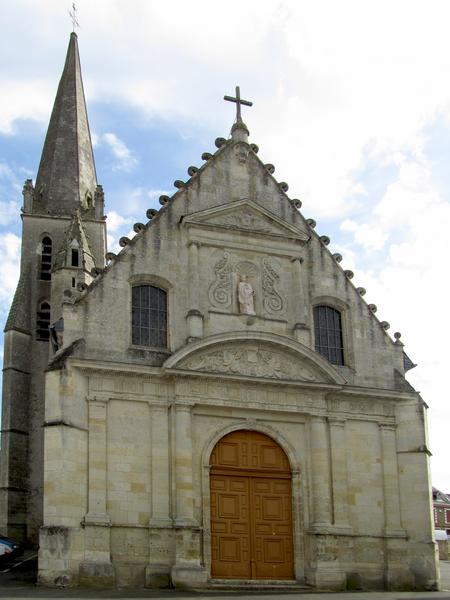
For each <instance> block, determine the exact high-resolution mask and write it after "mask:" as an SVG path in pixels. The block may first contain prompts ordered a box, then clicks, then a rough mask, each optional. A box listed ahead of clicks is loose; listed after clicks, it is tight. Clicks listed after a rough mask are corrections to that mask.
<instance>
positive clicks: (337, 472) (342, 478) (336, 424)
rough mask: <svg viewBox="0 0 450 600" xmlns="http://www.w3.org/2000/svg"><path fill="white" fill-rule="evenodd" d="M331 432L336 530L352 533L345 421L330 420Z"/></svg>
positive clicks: (334, 521)
mask: <svg viewBox="0 0 450 600" xmlns="http://www.w3.org/2000/svg"><path fill="white" fill-rule="evenodd" d="M328 424H329V430H330V455H331V482H332V491H333V493H332V498H333V523H334V528H335V529H336V528H339V529H340V530H342V532H346V533H350V532H351V527H350V525H349V520H348V483H347V460H346V444H345V420H344V419H335V418H328Z"/></svg>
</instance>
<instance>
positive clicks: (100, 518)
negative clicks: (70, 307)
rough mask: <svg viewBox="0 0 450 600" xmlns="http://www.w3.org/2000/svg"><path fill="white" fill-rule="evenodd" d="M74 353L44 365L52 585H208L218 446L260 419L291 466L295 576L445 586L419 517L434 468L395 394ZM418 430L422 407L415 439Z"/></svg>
mask: <svg viewBox="0 0 450 600" xmlns="http://www.w3.org/2000/svg"><path fill="white" fill-rule="evenodd" d="M71 365H72V366H70V367H69V368H68V369H66V370H65V371H64V372H59V371H54V372H51V373H49V374H48V375H47V389H48V407H49V408H48V411H49V412H48V414H47V415H46V417H47V419H49V418H50V417H51V415H53V417H54V424H53V425H52V426H49V427H46V431H45V435H46V473H45V523H44V528H43V530H42V534H41V550H40V557H41V559H40V579H41V581H42V582H44V583H47V584H55V582H56V581H57V580H58V581H61V579H58V578H61V577H65V578H67V582H69V583H71V584H76V583H78V582H81V583H84V584H88V585H95V584H102V585H105V584H107V585H113V584H117V585H144V584H145V585H149V586H154V585H156V586H160V585H168V583H169V582H170V581H172V582H174V583H176V584H178V585H181V584H182V585H204V584H205V583H206V581H207V579H208V577H209V569H210V563H211V550H210V523H209V519H210V511H209V468H208V466H209V457H210V453H211V451H212V449H213V447H214V445H215V443H216V442H217V441H218V440H219V439H220V438H221V437H222V436H223V435H225V434H226V433H228V432H230V431H232V430H235V429H255V430H257V431H261V432H263V433H266V434H267V435H269V436H271V437H272V438H273V439H274V440H276V441H277V442H278V443H279V444H280V446H281V447H282V448H283V449H284V451H285V452H286V454H287V456H288V458H289V461H290V464H291V469H292V490H293V520H294V523H293V525H294V548H295V569H296V578H297V579H298V581H303V582H305V581H306V582H308V583H310V584H312V585H316V586H318V587H322V588H323V587H329V586H331V587H334V588H335V589H343V588H346V587H349V588H351V589H356V588H373V589H381V588H382V587H383V586H384V585H385V584H384V582H386V581H387V585H388V587H390V588H398V589H405V588H417V589H425V588H432V587H433V586H434V585H436V584H435V579H436V575H435V563H434V544H433V543H432V542H431V536H430V535H428V534H429V533H430V528H429V523H428V521H427V519H426V518H425V517H423V518H422V517H421V515H426V511H427V508H426V507H427V503H428V502H429V495H428V496H427V494H426V491H425V488H423V494H422V493H421V492H420V491H419V493H417V492H418V488H417V485H418V483H420V482H421V481H422V480H423V481H425V479H426V478H425V479H423V477H424V473H426V464H425V463H424V462H423V453H420V452H419V453H417V452H416V453H413V452H407V453H405V454H406V455H407V456H408V462H405V458H404V456H403V454H401V453H400V454H397V448H399V447H400V445H399V444H400V441H401V440H400V439H399V437H398V436H399V435H400V432H401V428H402V425H401V422H400V420H399V417H398V416H396V414H395V411H394V410H392V404H391V403H392V400H393V398H391V397H389V396H382V395H380V396H377V397H372V398H371V399H370V400H369V399H368V398H367V397H365V396H364V394H363V393H362V392H360V393H359V395H355V396H352V394H350V393H349V392H348V390H343V391H339V390H335V392H333V397H332V400H330V399H329V396H330V392H329V390H320V387H318V386H316V385H314V384H313V385H311V384H309V385H308V384H304V383H303V384H302V383H297V384H291V385H287V384H286V382H276V381H270V380H269V381H266V382H264V383H261V382H257V381H256V380H255V381H248V380H245V379H242V378H239V377H238V378H235V379H233V378H231V379H226V380H224V379H220V378H214V377H198V376H195V375H194V376H193V377H184V378H174V377H173V375H171V374H170V373H169V372H166V373H165V374H164V373H162V372H161V370H159V369H156V368H151V367H146V368H144V367H134V372H132V373H129V372H128V373H127V372H126V371H125V370H123V368H122V366H121V365H120V364H117V365H113V364H111V363H110V364H109V365H108V366H106V365H105V364H104V363H103V364H101V363H93V362H87V361H80V360H78V361H77V360H75V359H72V361H71ZM75 390H76V392H75ZM69 397H70V398H71V401H70V402H66V398H69ZM415 402H416V409H417V406H419V404H418V401H417V399H416V401H415ZM368 403H370V405H371V409H370V411H369V410H368ZM396 403H397V405H400V406H403V405H405V410H406V412H407V413H408V427H409V431H410V432H411V431H412V427H413V423H412V417H411V414H412V413H409V412H408V408H407V407H408V406H412V405H413V404H414V399H413V397H412V396H411V395H409V396H408V397H407V396H406V395H404V396H400V397H397V398H396ZM368 412H370V413H371V414H370V415H369V416H368V414H367V413H368ZM416 412H417V411H416ZM421 427H422V425H421V421H420V419H418V420H417V421H416V428H417V432H418V433H417V435H420V429H421ZM397 457H398V460H397ZM414 457H416V458H414ZM413 460H414V461H415V462H416V464H415V467H414V469H412V470H411V472H409V468H410V466H412V463H411V461H413ZM420 461H422V462H421V463H420ZM419 463H420V464H419ZM421 477H422V479H420V478H421ZM413 489H414V490H415V495H413V494H412V492H411V490H413ZM406 498H408V502H406V501H405V499H406ZM412 498H413V499H414V502H413V501H412ZM412 504H413V506H411V505H412ZM413 513H414V514H415V516H416V521H418V522H416V521H413V520H412V518H411V517H412V514H413ZM421 519H422V520H421ZM57 526H58V527H59V529H55V528H56V527H57ZM433 574H434V575H433ZM433 578H434V579H433Z"/></svg>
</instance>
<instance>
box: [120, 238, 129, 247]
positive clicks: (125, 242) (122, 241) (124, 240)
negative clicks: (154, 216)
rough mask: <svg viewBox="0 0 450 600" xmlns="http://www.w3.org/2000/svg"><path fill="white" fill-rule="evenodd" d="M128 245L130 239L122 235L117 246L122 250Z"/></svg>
mask: <svg viewBox="0 0 450 600" xmlns="http://www.w3.org/2000/svg"><path fill="white" fill-rule="evenodd" d="M129 243H130V238H128V237H127V236H126V235H123V236H122V237H121V238H120V240H119V246H121V247H122V248H125V246H128V244H129Z"/></svg>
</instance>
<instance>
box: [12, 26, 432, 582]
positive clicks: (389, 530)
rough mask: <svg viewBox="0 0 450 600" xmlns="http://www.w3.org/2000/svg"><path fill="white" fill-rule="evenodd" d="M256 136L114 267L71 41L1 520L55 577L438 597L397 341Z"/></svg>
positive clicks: (422, 469) (207, 161)
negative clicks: (422, 592)
mask: <svg viewBox="0 0 450 600" xmlns="http://www.w3.org/2000/svg"><path fill="white" fill-rule="evenodd" d="M238 102H239V100H238ZM238 106H239V104H238ZM248 137H249V132H248V129H247V127H246V125H245V124H244V123H243V121H242V118H241V117H240V113H239V112H238V118H237V120H236V122H235V124H234V125H233V128H232V132H231V136H230V139H228V140H225V139H222V138H218V139H217V140H216V147H217V150H216V151H215V152H214V153H205V154H204V155H203V156H202V159H203V161H204V164H203V165H202V166H201V167H200V168H196V167H189V170H188V175H189V179H188V180H186V181H176V182H175V186H176V187H177V192H176V193H175V194H174V195H173V196H172V197H167V196H161V198H160V204H161V209H160V210H159V211H157V210H154V209H149V210H148V211H147V219H146V220H145V222H143V223H136V224H135V226H134V231H135V232H136V235H135V236H134V237H133V238H132V239H128V238H122V239H121V240H120V245H121V247H122V249H121V251H120V252H119V253H118V254H113V253H106V247H105V239H106V238H105V217H104V212H103V211H104V201H103V192H102V189H101V186H99V185H98V184H97V181H96V174H95V167H94V162H93V154H92V146H91V142H90V135H89V126H88V120H87V113H86V108H85V102H84V94H83V87H82V81H81V70H80V65H79V58H78V48H77V39H76V35H75V34H72V36H71V40H70V44H69V50H68V54H67V58H66V64H65V68H64V72H63V76H62V78H61V83H60V86H59V89H58V93H57V98H56V101H55V106H54V109H53V113H52V117H51V120H50V125H49V130H48V134H47V138H46V141H45V144H44V151H43V155H42V160H41V164H40V167H39V172H38V176H37V179H36V185H35V186H33V184H32V182H31V181H27V182H26V184H25V188H24V207H23V231H24V233H23V246H22V248H23V250H22V265H21V276H20V281H19V284H18V288H17V292H16V296H15V298H14V301H13V304H12V307H11V312H10V316H9V318H8V322H7V325H6V328H5V364H4V391H3V433H2V435H3V437H2V455H1V468H2V472H1V490H0V492H1V496H0V498H1V504H0V509H1V514H0V522H1V525H2V528H3V530H4V531H5V532H6V531H8V532H9V533H10V534H16V535H22V536H23V537H24V538H27V539H30V540H34V541H35V542H37V541H38V539H39V580H40V582H41V583H43V584H46V585H79V584H80V585H93V586H107V585H121V586H122V585H132V586H148V587H167V586H169V585H174V586H178V587H195V588H198V587H204V586H214V585H230V586H232V585H233V584H236V583H241V582H246V583H252V582H256V583H258V584H259V585H265V584H267V585H274V584H280V585H281V584H282V585H285V586H288V587H289V586H295V585H309V586H313V587H315V588H317V589H334V590H340V589H357V588H360V589H362V588H372V589H436V587H437V585H438V579H439V575H438V566H437V562H436V551H435V542H434V539H433V519H432V511H431V498H430V493H431V486H430V479H429V464H428V461H429V452H428V448H427V438H426V414H425V413H426V405H425V404H424V402H423V400H422V399H421V397H420V395H419V394H418V393H417V392H416V391H415V390H414V389H413V388H412V387H411V386H410V385H409V384H408V383H407V381H406V379H405V371H406V370H407V368H408V367H409V366H410V361H409V360H408V359H407V357H406V355H405V353H404V349H403V344H402V343H401V341H400V336H399V335H396V336H395V340H393V339H392V338H391V337H390V336H389V335H388V333H387V328H388V324H387V323H385V322H380V321H379V320H378V319H377V317H376V315H375V311H376V307H374V306H373V305H368V304H366V302H365V300H364V298H363V295H364V290H363V289H362V288H356V287H355V286H354V285H353V283H352V281H351V278H352V273H351V272H349V271H344V270H343V269H342V268H341V266H340V265H339V262H340V260H341V257H340V256H339V255H336V254H335V255H332V254H331V253H330V251H329V250H328V248H327V246H328V243H329V239H328V238H327V237H326V236H321V237H320V236H318V235H317V234H316V232H315V230H314V227H315V223H314V221H313V220H311V219H309V220H306V219H305V218H304V217H303V216H302V214H301V211H300V207H301V203H300V201H298V200H295V199H291V198H290V197H289V196H288V195H287V191H288V190H287V184H285V183H284V182H278V181H277V180H276V179H275V177H274V167H273V165H270V164H264V163H263V162H262V161H261V160H260V158H259V155H258V148H257V146H256V145H255V144H251V143H249V140H248ZM71 175H73V177H72V176H71ZM105 253H106V257H105Z"/></svg>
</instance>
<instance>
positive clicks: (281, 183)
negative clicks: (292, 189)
mask: <svg viewBox="0 0 450 600" xmlns="http://www.w3.org/2000/svg"><path fill="white" fill-rule="evenodd" d="M278 185H279V187H280V190H283V192H284V193H286V192H287V191H288V189H289V186H288V184H287V183H286V182H285V181H281V182H280V183H279V184H278Z"/></svg>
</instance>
